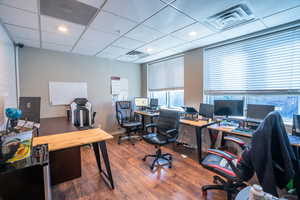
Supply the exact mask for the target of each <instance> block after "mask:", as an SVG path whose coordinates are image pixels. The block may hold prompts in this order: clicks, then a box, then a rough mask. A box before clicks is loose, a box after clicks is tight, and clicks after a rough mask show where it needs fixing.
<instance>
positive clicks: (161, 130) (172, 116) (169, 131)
mask: <svg viewBox="0 0 300 200" xmlns="http://www.w3.org/2000/svg"><path fill="white" fill-rule="evenodd" d="M153 127H156V133H155V132H148V133H147V135H144V136H143V139H144V140H145V141H146V142H147V143H149V144H152V145H154V146H155V148H157V151H156V153H155V154H154V155H146V156H145V157H144V158H143V161H146V159H147V158H148V157H153V158H154V161H153V162H152V164H151V166H150V169H151V170H153V169H154V167H155V165H156V164H158V165H160V162H159V161H160V160H164V161H167V164H168V166H169V168H171V167H172V155H171V154H169V153H165V154H163V153H162V151H161V146H164V145H167V144H170V143H174V142H176V139H177V137H178V127H179V112H177V111H171V110H160V114H159V118H158V122H157V124H148V125H147V126H146V128H147V129H148V128H153ZM151 130H152V129H151Z"/></svg>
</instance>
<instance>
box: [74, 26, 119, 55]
mask: <svg viewBox="0 0 300 200" xmlns="http://www.w3.org/2000/svg"><path fill="white" fill-rule="evenodd" d="M117 38H118V36H117V35H115V34H111V33H104V32H101V31H96V30H94V29H91V28H89V29H88V30H87V31H86V32H85V33H84V34H83V36H82V38H81V39H80V41H79V43H78V44H77V46H79V47H78V48H80V49H82V48H83V49H85V48H87V47H93V48H96V49H97V50H98V51H100V50H101V49H103V48H105V47H106V46H107V45H109V44H110V43H112V42H113V41H114V40H116V39H117Z"/></svg>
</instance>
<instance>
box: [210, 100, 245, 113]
mask: <svg viewBox="0 0 300 200" xmlns="http://www.w3.org/2000/svg"><path fill="white" fill-rule="evenodd" d="M214 114H215V115H220V116H226V117H228V116H243V115H244V101H243V100H215V101H214Z"/></svg>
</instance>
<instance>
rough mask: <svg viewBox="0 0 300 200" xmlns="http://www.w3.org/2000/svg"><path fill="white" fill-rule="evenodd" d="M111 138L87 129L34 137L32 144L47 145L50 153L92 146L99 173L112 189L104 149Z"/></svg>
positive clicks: (101, 132) (96, 130) (106, 155)
mask: <svg viewBox="0 0 300 200" xmlns="http://www.w3.org/2000/svg"><path fill="white" fill-rule="evenodd" d="M112 138H113V136H111V135H109V134H108V133H106V132H105V131H103V130H101V129H99V128H96V129H89V130H83V131H74V132H69V133H61V134H54V135H48V136H40V137H35V138H33V141H32V143H33V146H36V145H39V144H48V147H49V151H50V152H56V151H61V150H66V149H70V148H74V147H80V146H83V145H86V144H93V150H94V153H95V157H96V161H97V165H98V168H99V171H100V173H101V174H102V175H104V176H102V177H103V178H104V180H105V181H106V183H109V184H110V187H111V188H114V183H113V178H112V173H111V169H110V163H109V158H108V153H107V148H106V140H109V139H112ZM99 148H100V150H101V153H102V156H103V160H104V163H105V167H106V172H104V171H103V170H102V168H101V160H100V152H99ZM50 165H51V163H50ZM107 179H108V182H107Z"/></svg>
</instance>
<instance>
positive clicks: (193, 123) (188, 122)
mask: <svg viewBox="0 0 300 200" xmlns="http://www.w3.org/2000/svg"><path fill="white" fill-rule="evenodd" d="M180 123H182V124H186V125H190V126H196V127H203V126H208V125H211V124H214V123H215V122H213V121H212V122H208V121H205V120H198V121H194V120H187V119H181V120H180Z"/></svg>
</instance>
